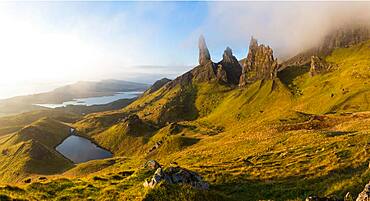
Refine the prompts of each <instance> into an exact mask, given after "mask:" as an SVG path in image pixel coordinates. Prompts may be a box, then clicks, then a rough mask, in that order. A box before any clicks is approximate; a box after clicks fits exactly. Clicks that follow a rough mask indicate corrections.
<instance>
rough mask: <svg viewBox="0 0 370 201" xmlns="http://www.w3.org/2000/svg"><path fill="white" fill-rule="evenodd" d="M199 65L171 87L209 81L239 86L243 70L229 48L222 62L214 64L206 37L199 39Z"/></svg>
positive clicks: (173, 82)
mask: <svg viewBox="0 0 370 201" xmlns="http://www.w3.org/2000/svg"><path fill="white" fill-rule="evenodd" d="M199 64H200V65H198V66H197V67H195V68H194V69H192V70H191V71H189V72H187V73H185V74H183V75H181V76H180V77H177V78H176V79H175V80H173V81H172V82H171V83H170V84H169V86H170V87H174V86H176V85H180V86H186V85H189V84H191V83H193V82H194V83H201V82H209V81H220V82H221V83H224V84H230V85H238V83H239V77H240V75H241V71H242V70H241V66H240V64H239V62H238V60H237V59H236V58H235V56H233V54H232V50H231V49H230V48H229V47H227V48H226V50H225V52H224V55H223V59H222V61H220V62H219V63H213V62H212V61H211V57H210V56H209V51H208V49H207V45H206V42H205V40H204V37H203V36H201V37H200V39H199Z"/></svg>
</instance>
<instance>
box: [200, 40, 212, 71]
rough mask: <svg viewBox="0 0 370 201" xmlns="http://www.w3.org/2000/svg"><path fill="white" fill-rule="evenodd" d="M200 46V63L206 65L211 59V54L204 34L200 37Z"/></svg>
mask: <svg viewBox="0 0 370 201" xmlns="http://www.w3.org/2000/svg"><path fill="white" fill-rule="evenodd" d="M198 47H199V64H200V65H205V64H207V63H208V62H210V61H211V55H210V54H209V51H208V48H207V45H206V41H205V39H204V37H203V35H201V36H200V37H199V42H198Z"/></svg>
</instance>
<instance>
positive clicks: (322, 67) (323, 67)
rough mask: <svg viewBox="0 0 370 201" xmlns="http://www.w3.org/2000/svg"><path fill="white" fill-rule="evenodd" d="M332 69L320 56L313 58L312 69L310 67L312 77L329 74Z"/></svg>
mask: <svg viewBox="0 0 370 201" xmlns="http://www.w3.org/2000/svg"><path fill="white" fill-rule="evenodd" d="M330 69H331V65H330V64H329V63H327V62H326V61H325V60H323V59H321V58H320V57H318V56H312V57H311V67H310V75H311V76H314V75H317V74H322V73H325V72H328V71H329V70H330Z"/></svg>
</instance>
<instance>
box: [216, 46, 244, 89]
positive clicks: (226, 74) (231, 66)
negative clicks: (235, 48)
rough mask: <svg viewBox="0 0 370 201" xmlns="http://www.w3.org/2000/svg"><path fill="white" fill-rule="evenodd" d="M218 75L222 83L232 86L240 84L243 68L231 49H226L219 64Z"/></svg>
mask: <svg viewBox="0 0 370 201" xmlns="http://www.w3.org/2000/svg"><path fill="white" fill-rule="evenodd" d="M216 73H217V79H218V80H219V81H220V82H223V83H228V84H231V85H238V84H239V79H240V75H241V73H242V67H241V66H240V64H239V61H238V60H237V59H236V57H235V56H234V55H233V52H232V50H231V49H230V48H229V47H227V48H226V49H225V51H224V54H223V57H222V60H221V61H220V62H219V63H218V64H217V72H216Z"/></svg>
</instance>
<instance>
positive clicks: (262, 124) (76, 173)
mask: <svg viewBox="0 0 370 201" xmlns="http://www.w3.org/2000/svg"><path fill="white" fill-rule="evenodd" d="M325 60H326V61H327V62H329V63H331V64H332V65H333V66H335V68H334V69H333V70H332V71H331V72H328V73H325V74H321V75H317V76H313V77H311V76H310V75H309V73H308V68H307V66H292V67H287V68H285V69H284V70H283V71H281V72H280V73H279V78H276V79H274V80H261V81H257V82H255V83H253V84H250V85H248V86H246V87H242V88H233V87H229V86H226V85H221V84H218V83H216V82H207V83H205V82H203V83H193V84H191V85H184V86H182V85H176V86H174V87H162V88H161V89H159V90H158V91H155V92H154V93H151V94H147V95H146V96H143V97H140V98H139V99H138V100H136V101H135V102H133V103H132V104H130V105H129V106H128V107H126V108H124V109H122V110H117V111H109V112H102V113H95V114H90V115H87V116H85V117H84V118H83V119H82V120H81V121H78V122H77V123H75V124H74V127H76V128H77V130H78V132H79V133H80V134H82V135H86V136H87V137H89V138H91V139H93V140H94V141H95V142H97V143H98V144H99V145H101V146H103V147H106V148H108V149H110V150H111V151H113V153H114V154H115V157H116V158H114V159H106V160H99V161H90V162H87V163H84V164H79V165H78V166H76V167H75V168H72V169H70V170H69V171H67V172H66V173H65V174H64V175H59V176H55V177H56V178H55V179H56V180H53V179H52V178H50V180H49V179H48V180H46V181H40V182H34V183H32V184H30V185H20V188H21V189H17V188H16V189H12V188H10V187H8V188H7V187H4V188H2V189H0V194H6V196H10V197H14V198H27V197H28V196H32V197H33V198H35V199H48V198H57V199H67V200H69V199H76V200H78V199H96V200H102V199H107V200H120V199H122V200H125V199H127V200H168V199H171V200H189V199H190V200H217V199H219V200H260V199H262V200H272V199H273V200H303V199H304V198H305V197H307V196H308V195H312V194H314V195H320V196H331V195H332V196H338V197H343V196H344V195H345V194H346V193H347V192H351V193H352V195H357V194H358V193H359V192H360V191H361V190H362V189H363V186H364V185H365V184H366V183H367V182H368V181H369V180H370V171H369V167H368V165H369V154H368V153H369V152H370V146H369V144H370V126H369V125H370V111H369V104H368V101H367V100H368V99H369V98H370V94H369V93H368V90H370V86H369V83H368V80H369V77H370V74H369V73H370V71H369V66H370V41H367V42H365V43H362V44H359V45H356V46H353V47H350V48H341V49H337V50H335V51H334V52H333V53H332V54H331V55H329V56H328V57H326V58H325ZM133 114H137V115H138V117H139V118H140V119H139V120H137V121H135V122H139V123H138V124H130V123H128V122H130V121H127V118H129V117H130V116H132V115H133ZM134 125H141V126H139V128H136V129H134V130H130V129H129V131H128V130H127V129H128V128H133V127H134ZM9 139H10V137H8V136H5V137H0V143H4V142H6V141H9ZM53 141H54V140H53ZM159 142H160V143H159ZM45 144H48V143H47V142H45ZM50 144H51V143H50ZM50 144H49V145H50ZM14 146H15V145H14ZM17 146H20V145H19V144H17ZM153 147H156V148H155V149H153ZM16 148H17V147H15V148H14V149H15V150H16ZM147 159H156V160H157V161H158V162H160V163H161V164H162V165H164V166H165V167H168V166H170V163H171V162H176V163H178V164H179V165H180V166H181V167H185V168H188V169H190V170H194V171H197V172H199V173H200V175H202V176H203V177H204V178H205V180H206V181H207V182H209V183H210V190H209V191H199V190H196V189H193V188H191V187H188V186H172V185H170V186H162V187H158V188H155V189H153V190H150V189H146V188H144V187H143V186H142V183H143V181H144V179H147V178H150V176H151V175H152V174H153V172H152V171H149V170H147V169H145V168H143V166H142V165H143V163H144V162H145V161H146V160H147ZM19 166H22V165H19ZM180 192H181V193H180ZM4 196H5V195H4Z"/></svg>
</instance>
